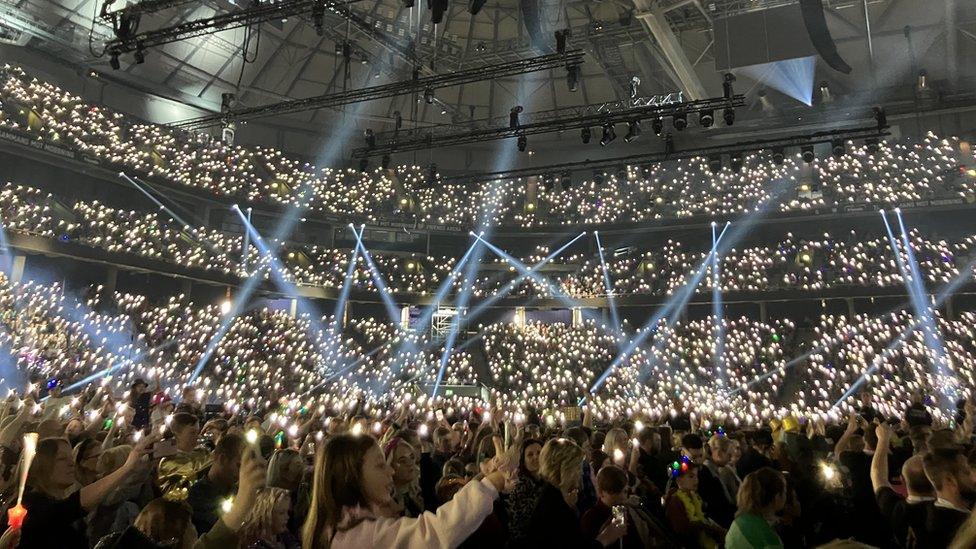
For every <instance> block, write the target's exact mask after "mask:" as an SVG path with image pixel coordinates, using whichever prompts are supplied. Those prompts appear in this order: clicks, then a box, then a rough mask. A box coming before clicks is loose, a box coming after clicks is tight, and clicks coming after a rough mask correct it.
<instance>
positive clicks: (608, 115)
mask: <svg viewBox="0 0 976 549" xmlns="http://www.w3.org/2000/svg"><path fill="white" fill-rule="evenodd" d="M744 104H745V97H744V96H742V95H736V96H734V97H733V98H732V100H731V101H730V100H728V99H725V98H724V97H718V98H712V99H702V100H700V101H689V102H687V103H668V104H663V105H662V104H645V105H640V104H638V105H637V106H633V107H630V108H624V109H621V110H608V111H601V110H599V109H597V110H586V109H585V108H579V109H578V110H576V112H573V113H570V114H569V115H568V116H564V117H561V118H552V119H546V118H543V119H542V121H540V122H530V123H528V124H520V125H518V126H517V127H514V128H513V127H511V126H503V127H488V128H475V129H473V130H470V131H466V132H458V133H448V132H443V131H442V132H441V133H435V132H436V131H437V130H436V128H426V129H425V130H426V132H427V133H425V134H424V135H417V134H416V133H413V135H408V136H407V137H406V138H404V137H403V136H401V135H398V134H395V133H394V134H391V133H389V132H387V133H384V134H383V135H382V136H377V139H376V146H375V147H372V148H367V147H363V148H359V149H355V150H354V151H353V152H352V155H353V157H354V158H366V157H370V156H374V155H380V154H390V153H394V152H403V151H415V150H421V149H428V148H432V147H441V146H448V145H463V144H466V143H481V142H484V141H494V140H498V139H508V138H511V137H517V136H520V135H538V134H544V133H553V132H561V131H567V130H573V129H582V128H593V127H599V126H602V125H604V124H621V123H626V122H631V121H634V120H648V119H653V118H667V117H671V116H674V115H675V114H686V115H689V116H690V115H692V114H697V113H700V112H705V111H716V110H721V109H724V108H729V107H732V108H734V107H741V106H743V105H744ZM411 137H412V138H411Z"/></svg>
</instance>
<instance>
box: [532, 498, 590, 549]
mask: <svg viewBox="0 0 976 549" xmlns="http://www.w3.org/2000/svg"><path fill="white" fill-rule="evenodd" d="M514 546H515V547H526V548H529V547H532V548H537V547H559V548H560V549H596V548H599V547H601V545H600V544H599V543H597V542H596V541H595V540H593V539H592V538H591V539H586V536H584V535H583V530H582V528H580V519H579V517H578V516H577V515H576V510H575V509H573V508H572V507H570V506H569V505H568V504H567V503H566V500H565V499H563V494H562V492H560V491H559V489H558V488H556V487H555V486H553V485H552V484H549V483H548V482H546V483H544V486H543V487H542V490H541V492H540V494H539V499H538V502H537V503H536V506H535V511H534V512H533V513H532V520H531V521H530V522H529V527H528V529H527V531H526V538H525V542H524V544H521V543H520V544H517V545H514Z"/></svg>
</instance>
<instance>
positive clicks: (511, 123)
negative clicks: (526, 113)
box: [508, 105, 524, 130]
mask: <svg viewBox="0 0 976 549" xmlns="http://www.w3.org/2000/svg"><path fill="white" fill-rule="evenodd" d="M523 110H524V109H523V108H522V105H518V106H517V107H512V110H511V111H509V113H508V127H509V128H510V129H513V130H514V129H515V128H518V127H519V114H520V113H521V112H522V111H523Z"/></svg>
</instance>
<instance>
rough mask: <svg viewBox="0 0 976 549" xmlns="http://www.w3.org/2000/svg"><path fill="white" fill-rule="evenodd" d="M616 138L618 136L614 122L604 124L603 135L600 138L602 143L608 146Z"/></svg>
mask: <svg viewBox="0 0 976 549" xmlns="http://www.w3.org/2000/svg"><path fill="white" fill-rule="evenodd" d="M616 138H617V131H616V129H614V127H613V124H604V125H603V137H601V138H600V145H603V146H604V147H606V146H607V145H609V144H610V143H611V142H613V140H614V139H616Z"/></svg>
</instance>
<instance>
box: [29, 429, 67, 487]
mask: <svg viewBox="0 0 976 549" xmlns="http://www.w3.org/2000/svg"><path fill="white" fill-rule="evenodd" d="M62 447H66V448H68V449H69V450H70V449H71V444H70V443H69V442H68V440H67V439H64V438H42V439H41V440H39V441H37V448H36V451H35V453H34V461H33V462H31V467H30V471H29V473H28V474H27V484H28V485H30V486H32V487H33V488H36V489H38V490H40V491H41V492H44V493H46V494H48V495H56V490H57V489H58V488H56V487H53V486H50V483H49V481H50V478H51V472H52V471H53V470H54V464H55V462H56V461H57V459H58V452H60V451H61V448H62Z"/></svg>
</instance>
